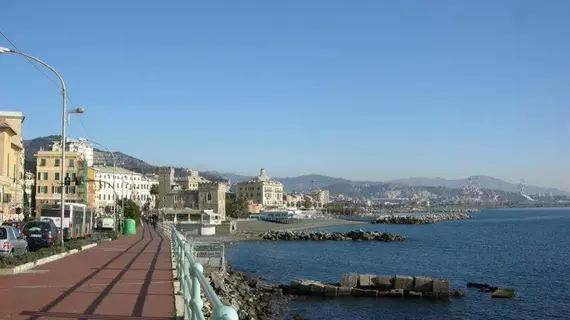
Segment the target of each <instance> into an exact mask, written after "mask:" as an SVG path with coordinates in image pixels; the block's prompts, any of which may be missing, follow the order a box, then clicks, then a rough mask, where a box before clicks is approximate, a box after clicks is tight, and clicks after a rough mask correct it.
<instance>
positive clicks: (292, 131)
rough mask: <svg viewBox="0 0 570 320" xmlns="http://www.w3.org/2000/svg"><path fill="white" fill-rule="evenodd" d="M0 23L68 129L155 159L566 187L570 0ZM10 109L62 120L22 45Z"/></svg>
mask: <svg viewBox="0 0 570 320" xmlns="http://www.w3.org/2000/svg"><path fill="white" fill-rule="evenodd" d="M0 30H2V31H3V32H4V33H5V34H6V35H8V37H10V38H11V40H12V41H14V42H15V44H16V45H17V46H18V47H19V48H20V49H21V50H22V51H25V52H28V53H30V54H32V55H34V56H37V57H39V58H41V59H44V60H45V61H47V62H48V63H50V64H51V65H52V66H54V67H55V68H56V69H57V70H58V71H60V73H61V74H62V75H63V76H64V78H65V80H66V82H67V84H68V88H69V93H70V96H71V98H72V101H73V103H74V105H75V106H82V107H84V108H86V110H87V112H86V113H85V114H84V115H82V116H81V117H82V119H81V121H79V120H77V119H73V120H72V123H71V126H70V128H69V131H70V135H72V136H75V137H77V136H81V137H85V136H87V137H89V138H90V139H93V140H96V141H98V142H100V143H102V144H104V145H106V146H107V147H109V148H111V149H113V150H121V151H123V152H125V153H128V154H131V155H133V156H136V157H139V158H141V159H144V160H146V161H148V162H151V163H154V164H161V165H182V166H188V167H195V168H199V169H209V170H218V171H222V172H234V173H240V174H250V175H253V174H254V173H256V172H257V171H258V170H259V168H260V167H265V168H266V169H267V170H268V173H269V174H270V175H273V176H287V175H288V176H292V175H300V174H308V173H321V174H327V175H332V176H340V177H345V178H350V179H370V180H388V179H393V178H401V177H409V176H429V177H445V178H458V177H466V176H469V175H473V174H486V175H491V176H495V177H499V178H503V179H506V180H510V181H514V182H517V181H519V180H520V179H525V180H526V181H527V182H528V183H533V184H538V185H544V186H556V187H560V188H564V189H566V190H570V169H569V165H570V122H569V121H570V59H568V57H570V41H569V39H570V1H566V0H549V1H538V0H536V1H526V0H512V1H508V0H502V1H491V0H483V1H461V0H446V1H443V0H429V1H427V0H426V1H411V0H408V1H406V0H403V1H380V0H371V1H365V0H360V1H346V0H344V1H339V0H321V1H316V0H292V1H266V0H258V1H249V0H242V1H233V0H228V1H140V0H138V1H134V0H130V1H127V0H122V1H110V0H107V1H90V2H87V1H49V2H48V1H27V2H25V3H24V2H23V1H11V2H6V3H2V4H1V5H0ZM0 46H9V44H8V43H7V41H5V39H3V38H1V37H0ZM0 109H3V110H21V111H22V112H24V114H25V115H26V121H25V125H24V130H25V131H24V137H25V138H33V137H37V136H43V135H49V134H58V132H59V130H60V100H59V91H58V88H57V87H56V86H55V85H54V84H52V83H51V82H49V81H48V80H47V79H45V78H44V77H43V76H42V75H41V74H40V73H38V72H37V70H35V69H34V68H33V67H32V66H31V65H30V64H29V63H28V62H27V61H26V60H24V59H23V58H21V57H18V56H15V55H7V54H6V55H0Z"/></svg>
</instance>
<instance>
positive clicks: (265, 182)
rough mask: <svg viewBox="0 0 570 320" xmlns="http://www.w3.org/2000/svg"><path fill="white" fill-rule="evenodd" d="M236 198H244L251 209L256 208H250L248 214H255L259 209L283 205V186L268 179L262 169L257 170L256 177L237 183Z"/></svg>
mask: <svg viewBox="0 0 570 320" xmlns="http://www.w3.org/2000/svg"><path fill="white" fill-rule="evenodd" d="M236 196H237V197H238V198H239V197H241V198H245V199H246V200H247V201H248V202H249V204H250V205H251V206H252V207H256V208H251V209H250V212H255V211H256V210H257V208H259V207H261V209H262V210H263V209H266V208H279V207H283V205H284V202H283V184H282V183H281V182H279V181H276V180H272V179H271V178H269V176H268V175H267V172H266V171H265V169H263V168H262V169H261V170H259V175H258V176H257V177H255V178H253V179H251V180H248V181H242V182H238V183H237V185H236Z"/></svg>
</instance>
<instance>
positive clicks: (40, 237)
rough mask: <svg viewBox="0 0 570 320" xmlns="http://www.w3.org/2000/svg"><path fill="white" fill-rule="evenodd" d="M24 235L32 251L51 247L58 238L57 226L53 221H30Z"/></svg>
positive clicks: (26, 225)
mask: <svg viewBox="0 0 570 320" xmlns="http://www.w3.org/2000/svg"><path fill="white" fill-rule="evenodd" d="M22 233H23V234H24V236H25V237H26V240H27V241H28V248H29V250H30V251H34V250H37V249H40V248H47V247H51V246H52V245H53V244H54V243H56V241H57V237H58V229H57V226H56V225H55V223H54V222H53V221H52V220H42V221H30V222H28V223H26V224H25V225H24V228H23V229H22Z"/></svg>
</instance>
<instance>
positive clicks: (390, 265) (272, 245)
mask: <svg viewBox="0 0 570 320" xmlns="http://www.w3.org/2000/svg"><path fill="white" fill-rule="evenodd" d="M355 229H362V230H374V231H382V232H390V233H398V234H403V235H405V236H407V237H408V240H407V241H404V242H388V243H384V242H374V241H371V242H352V241H349V242H333V241H324V242H310V241H307V242H296V241H295V242H261V241H259V242H258V241H256V242H238V243H235V244H232V245H230V246H228V247H226V252H227V259H228V262H229V263H230V264H232V265H233V266H234V267H235V268H236V269H237V270H240V271H244V272H247V273H249V274H251V275H253V276H260V277H263V278H264V279H266V280H268V281H271V282H275V283H289V282H290V281H291V280H293V279H296V278H302V279H311V280H322V281H326V282H339V279H340V276H341V274H343V273H347V272H358V273H371V274H378V275H394V274H399V275H425V276H432V277H441V278H447V279H449V280H450V281H451V287H452V288H463V290H464V291H465V293H466V295H465V297H462V298H451V299H444V300H431V299H405V298H404V299H392V298H378V299H369V298H353V299H346V298H345V299H325V298H308V299H295V300H293V301H292V302H291V303H290V306H289V307H290V309H291V311H293V312H296V313H298V314H300V315H301V316H302V317H303V319H307V320H320V319H323V320H324V319H327V320H334V319H347V320H360V319H370V320H374V319H426V320H427V319H434V320H435V319H437V320H441V319H505V320H506V319H512V320H515V319H516V320H531V319H533V320H534V319H570V209H568V208H547V209H544V208H533V209H489V210H482V211H480V212H477V213H474V214H473V219H472V220H459V221H446V222H441V223H437V224H432V225H372V224H364V225H357V226H355V225H351V226H342V227H331V228H325V229H320V230H323V231H350V230H355ZM467 282H483V283H489V284H492V285H497V286H505V287H509V288H513V289H515V294H516V296H515V298H513V299H494V298H491V294H490V293H484V292H480V291H479V290H478V289H472V288H466V284H467Z"/></svg>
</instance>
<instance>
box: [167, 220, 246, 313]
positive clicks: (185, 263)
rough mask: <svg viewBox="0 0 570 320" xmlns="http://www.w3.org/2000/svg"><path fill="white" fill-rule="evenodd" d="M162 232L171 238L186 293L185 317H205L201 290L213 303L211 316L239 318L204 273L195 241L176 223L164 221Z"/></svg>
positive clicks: (183, 289) (179, 278) (173, 253)
mask: <svg viewBox="0 0 570 320" xmlns="http://www.w3.org/2000/svg"><path fill="white" fill-rule="evenodd" d="M160 228H161V229H162V232H163V233H164V234H165V235H166V236H168V237H169V238H170V241H171V245H172V256H173V257H174V261H175V263H176V276H177V278H178V280H179V281H180V289H181V291H182V296H183V297H184V319H185V320H204V319H205V318H204V312H203V307H204V302H203V301H202V297H201V296H200V294H201V292H202V290H204V295H205V296H206V298H207V299H208V300H209V301H210V303H211V305H212V316H211V318H210V319H211V320H238V319H239V318H238V315H237V312H236V310H234V309H233V308H232V307H230V306H227V305H224V304H223V303H222V302H221V301H220V298H218V296H217V295H216V292H215V291H214V289H213V288H212V286H211V285H210V282H209V280H208V279H207V278H206V277H205V276H204V268H203V267H202V265H201V264H199V263H198V262H196V260H195V255H194V252H193V250H192V243H191V242H190V241H188V240H187V239H186V238H185V237H184V236H183V235H182V234H181V233H180V232H178V230H176V228H175V226H174V225H173V224H169V223H165V224H161V225H160Z"/></svg>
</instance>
